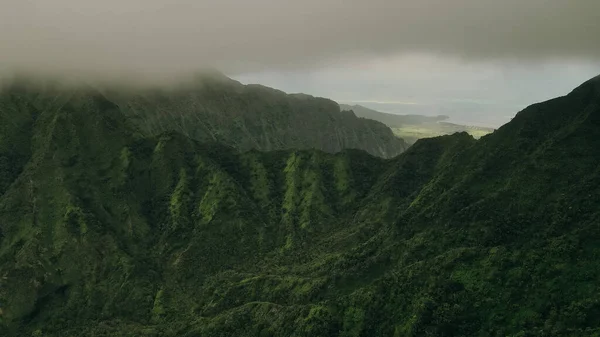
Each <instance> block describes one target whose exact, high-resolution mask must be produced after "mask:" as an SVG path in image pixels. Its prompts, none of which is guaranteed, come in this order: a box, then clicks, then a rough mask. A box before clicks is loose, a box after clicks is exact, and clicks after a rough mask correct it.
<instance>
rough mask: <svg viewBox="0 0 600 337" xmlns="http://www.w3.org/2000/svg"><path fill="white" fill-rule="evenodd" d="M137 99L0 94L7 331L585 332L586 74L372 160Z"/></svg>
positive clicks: (592, 212) (592, 150)
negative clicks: (474, 130)
mask: <svg viewBox="0 0 600 337" xmlns="http://www.w3.org/2000/svg"><path fill="white" fill-rule="evenodd" d="M234 87H236V88H238V89H236V90H239V91H234V92H231V93H229V94H227V95H220V96H218V98H215V102H221V103H219V104H222V105H221V106H236V105H237V104H240V103H239V102H240V101H243V102H246V103H244V104H254V103H253V102H254V100H255V99H256V98H255V96H252V95H254V94H256V92H263V91H266V92H267V94H268V95H271V94H272V95H274V96H277V97H287V98H285V99H286V100H289V101H293V102H298V101H300V102H301V101H303V100H308V101H309V102H311V104H317V103H319V104H324V105H327V106H328V105H329V104H330V103H329V102H328V101H327V102H322V101H320V100H314V99H312V98H307V97H304V96H301V97H288V96H281V95H283V94H279V93H276V92H271V89H265V88H262V87H250V88H248V87H238V86H236V85H234ZM208 92H211V91H208ZM173 95H174V94H171V95H167V96H163V95H162V94H156V95H153V96H151V97H153V99H156V100H157V101H158V102H162V103H161V104H164V107H174V106H176V102H179V100H175V99H174V98H173V97H176V96H173ZM195 95H196V94H193V95H192V94H190V93H184V94H182V95H181V96H179V99H180V100H181V102H187V103H188V104H191V103H189V101H188V100H189V99H191V98H190V97H196V96H195ZM244 95H250V96H244ZM145 97H149V96H134V98H131V96H129V94H124V93H118V92H102V93H101V92H98V91H96V90H93V89H79V90H76V91H70V92H69V93H68V94H65V93H62V92H52V91H50V92H49V91H45V92H43V93H40V92H35V91H32V90H31V89H22V88H15V87H13V88H9V89H5V90H4V91H3V93H2V95H0V113H1V118H0V120H1V121H2V123H1V124H0V282H1V283H0V306H1V309H2V323H1V325H0V326H1V329H3V331H4V332H5V334H6V335H19V336H187V337H192V336H514V337H517V336H598V335H599V334H600V321H599V320H598V319H597V318H598V316H599V315H600V285H599V284H598V282H597V281H598V279H600V264H599V263H598V256H600V227H599V226H598V221H600V206H599V205H600V152H599V151H598V149H600V77H597V78H595V79H592V80H590V81H588V82H586V83H584V84H583V85H581V86H580V87H578V88H576V89H575V90H573V91H572V92H571V93H569V94H568V95H566V96H564V97H559V98H556V99H553V100H550V101H547V102H543V103H538V104H534V105H532V106H530V107H528V108H526V109H524V110H523V111H521V112H519V113H518V114H517V115H516V117H515V118H514V119H513V120H512V121H511V122H510V123H508V124H506V125H504V126H502V127H501V128H499V129H498V130H496V131H495V132H493V133H492V134H490V135H487V136H484V137H482V138H481V139H479V140H475V139H474V138H473V137H472V136H470V135H469V134H467V133H465V132H462V133H456V134H453V135H446V136H440V137H436V138H431V139H422V140H419V141H417V142H416V143H415V144H414V145H413V146H411V147H410V148H409V149H408V150H407V151H406V152H404V153H402V154H400V155H398V156H395V157H393V158H388V159H385V158H379V157H376V156H372V155H370V154H368V153H367V152H365V151H360V150H355V149H342V150H341V151H339V152H337V153H328V152H324V151H321V150H319V149H278V148H277V149H276V150H274V151H266V152H260V151H258V150H257V149H254V148H253V147H249V149H248V150H247V151H240V150H239V148H235V147H234V146H231V145H236V144H238V143H235V142H234V143H228V142H227V141H225V142H220V140H221V139H220V138H219V137H216V136H215V138H213V139H210V138H206V139H205V138H203V137H202V136H198V135H195V134H194V133H193V132H194V130H195V128H190V129H186V128H185V127H186V126H188V125H190V124H188V121H187V119H186V122H185V123H183V122H180V119H181V118H188V119H190V120H191V119H192V117H187V116H186V117H181V116H180V115H174V114H172V113H165V114H159V112H160V111H178V112H179V111H180V110H176V109H175V108H173V109H174V110H169V109H170V108H169V109H167V108H163V105H160V106H161V108H155V109H147V108H145V107H147V106H151V107H152V106H153V107H156V106H158V104H157V103H156V102H157V101H152V102H151V103H148V102H146V101H144V99H143V98H145ZM165 97H167V98H165ZM241 97H245V98H241ZM282 99H283V98H282ZM163 100H164V101H163ZM257 100H258V102H257V103H256V104H259V105H261V106H262V105H263V104H266V103H264V102H265V101H262V100H260V99H257ZM165 101H166V102H165ZM192 101H195V100H192ZM199 101H204V100H199ZM231 101H235V102H237V103H231ZM268 101H269V102H273V103H272V107H273V108H274V109H276V110H275V111H277V113H273V115H272V117H273V118H275V116H280V115H285V112H284V111H287V110H285V109H279V108H275V107H276V106H278V105H277V104H284V103H282V101H278V100H277V99H274V100H268ZM284 101H285V100H284ZM289 101H285V102H289ZM123 102H129V103H128V104H124V103H123ZM223 102H225V103H223ZM227 102H229V103H227ZM276 102H280V103H276ZM320 102H322V103H320ZM144 104H148V105H144ZM188 104H186V105H185V106H189V105H188ZM214 104H217V103H214ZM229 104H231V105H229ZM270 104H271V103H270ZM285 104H287V103H285ZM285 104H284V105H285ZM289 104H292V103H289ZM298 104H302V103H298ZM307 104H308V103H307ZM206 106H210V105H209V104H208V103H206ZM142 107H144V108H142ZM330 109H331V111H333V112H331V115H335V114H336V113H337V112H335V111H337V110H336V105H335V104H331V108H330ZM207 111H215V112H216V111H217V109H215V110H211V109H208V108H207ZM328 111H329V110H328ZM234 112H235V110H233V109H232V111H231V113H234ZM206 113H207V114H208V113H209V112H206ZM146 114H147V115H146ZM339 114H342V113H339ZM159 115H160V116H159ZM327 116H330V115H327ZM336 116H338V115H336ZM269 118H271V117H269ZM281 118H284V119H285V118H288V117H281ZM323 118H325V117H323ZM327 118H329V117H327ZM349 118H350V117H349ZM140 120H141V121H143V122H140ZM286 120H287V119H286ZM178 123H179V124H178ZM189 123H191V122H189ZM199 123H200V122H199ZM215 123H216V122H215ZM265 123H266V124H268V123H270V122H269V119H266V120H265ZM174 125H176V127H175V126H174ZM245 125H246V124H245ZM377 125H379V124H377ZM216 126H219V127H221V128H223V129H225V128H226V126H224V125H223V126H220V125H218V124H215V126H210V127H207V130H210V131H211V132H213V131H214V130H216ZM292 127H293V125H290V128H292ZM315 127H317V126H315ZM240 128H241V127H240ZM185 130H187V131H185ZM240 130H241V129H240ZM209 133H210V132H209V131H206V134H209ZM213 134H214V133H213ZM211 138H212V137H211ZM227 139H229V138H228V137H227ZM207 140H208V141H207ZM214 141H217V142H214ZM273 143H274V142H273V141H271V143H270V144H273ZM264 144H267V142H266V141H265V143H264ZM238 147H241V146H239V145H238ZM281 147H283V146H281ZM242 148H243V147H242ZM328 150H332V151H331V152H333V149H328ZM336 150H337V149H336ZM380 154H382V153H380ZM389 154H390V153H387V155H386V157H388V156H389Z"/></svg>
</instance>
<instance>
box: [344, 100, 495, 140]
mask: <svg viewBox="0 0 600 337" xmlns="http://www.w3.org/2000/svg"><path fill="white" fill-rule="evenodd" d="M340 107H341V108H342V109H343V110H351V111H353V112H354V113H355V114H356V115H357V116H358V117H362V118H368V119H373V120H377V121H379V122H382V123H384V124H386V125H387V126H389V127H390V128H391V129H392V131H393V132H394V134H395V135H397V136H398V137H400V138H402V139H403V140H405V141H406V142H407V143H409V144H414V143H415V142H416V141H417V140H419V139H422V138H431V137H437V136H443V135H450V134H453V133H456V132H467V133H468V134H470V135H471V136H473V137H475V138H476V139H478V138H481V137H483V136H485V135H487V134H489V133H491V132H493V131H494V129H492V128H489V127H482V126H473V125H459V124H454V123H449V122H448V120H449V119H450V117H449V116H445V115H438V116H426V115H405V114H392V113H383V112H380V111H376V110H373V109H369V108H366V107H364V106H361V105H347V104H340Z"/></svg>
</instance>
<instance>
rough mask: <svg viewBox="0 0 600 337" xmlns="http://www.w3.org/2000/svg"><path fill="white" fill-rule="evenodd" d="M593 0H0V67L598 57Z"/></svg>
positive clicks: (109, 72)
mask: <svg viewBox="0 0 600 337" xmlns="http://www.w3.org/2000/svg"><path fill="white" fill-rule="evenodd" d="M598 13H600V1H598V0H569V1H567V0H527V1H523V0H504V1H498V0H454V1H448V0H368V1H367V0H361V1H358V0H345V1H342V0H301V1H300V0H299V1H282V0H197V1H192V0H102V1H97V0H94V1H85V0H53V1H48V0H0V71H4V72H7V71H17V70H18V71H28V72H43V73H59V74H60V73H69V74H75V75H82V76H91V75H94V76H101V77H107V78H126V77H131V76H135V75H138V76H140V77H144V78H162V79H170V78H174V77H177V76H179V75H181V74H185V73H189V72H192V71H195V70H197V69H199V68H204V67H214V68H218V69H220V70H222V71H224V72H226V73H230V74H235V73H238V72H244V71H260V70H264V69H298V68H303V67H315V66H322V65H326V64H330V63H336V62H340V60H342V61H344V60H348V59H360V58H362V57H365V58H368V57H386V56H389V55H397V54H411V53H428V54H434V55H438V56H443V57H444V56H448V57H459V58H463V59H466V60H471V59H472V60H477V61H481V60H505V59H506V60H515V59H516V60H524V61H533V62H538V61H540V60H547V59H565V58H575V59H583V60H588V61H589V60H596V59H600V43H598V37H599V36H600V20H598Z"/></svg>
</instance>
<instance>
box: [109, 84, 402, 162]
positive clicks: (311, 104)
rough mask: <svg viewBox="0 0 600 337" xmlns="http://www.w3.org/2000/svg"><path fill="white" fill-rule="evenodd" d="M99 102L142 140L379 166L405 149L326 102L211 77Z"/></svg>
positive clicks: (380, 128)
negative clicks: (376, 161)
mask: <svg viewBox="0 0 600 337" xmlns="http://www.w3.org/2000/svg"><path fill="white" fill-rule="evenodd" d="M106 95H107V96H108V97H110V98H111V99H113V100H114V101H115V102H116V103H117V104H118V105H119V106H120V107H121V108H122V109H123V110H124V111H125V113H126V114H128V115H129V116H132V117H133V118H134V119H135V121H136V122H137V124H138V125H139V126H140V130H141V131H142V132H143V133H144V134H145V135H147V136H154V135H158V134H160V133H162V132H165V131H177V132H180V133H182V134H184V135H186V136H188V137H190V138H192V139H196V140H199V141H203V142H206V141H209V142H220V143H223V144H227V145H229V146H232V147H234V148H237V149H241V150H250V149H257V150H263V151H264V150H282V149H313V148H314V149H318V150H322V151H325V152H331V153H335V152H339V151H341V150H343V149H361V150H364V151H367V152H368V153H370V154H372V155H374V156H378V157H383V158H391V157H394V156H396V155H398V154H400V153H401V152H403V151H404V150H405V149H406V148H407V147H408V146H407V145H406V143H405V142H404V141H403V140H402V139H398V138H397V137H394V134H393V133H392V131H391V130H390V129H389V128H388V127H386V126H385V125H384V124H382V123H379V122H376V121H372V120H365V119H360V118H357V117H356V116H355V115H354V114H353V113H352V112H349V111H340V108H339V106H338V104H337V103H335V102H333V101H331V100H328V99H324V98H315V97H312V96H308V95H301V94H296V95H288V94H286V93H284V92H281V91H279V90H275V89H271V88H268V87H264V86H260V85H242V84H241V83H239V82H236V81H234V80H232V79H229V78H227V77H225V76H221V75H218V74H217V75H211V76H207V75H204V76H199V77H198V78H197V79H195V80H194V81H190V82H189V83H187V84H185V85H181V86H179V87H177V88H173V89H170V90H160V89H156V90H138V91H135V92H130V93H129V94H123V92H122V91H121V92H107V93H106Z"/></svg>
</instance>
